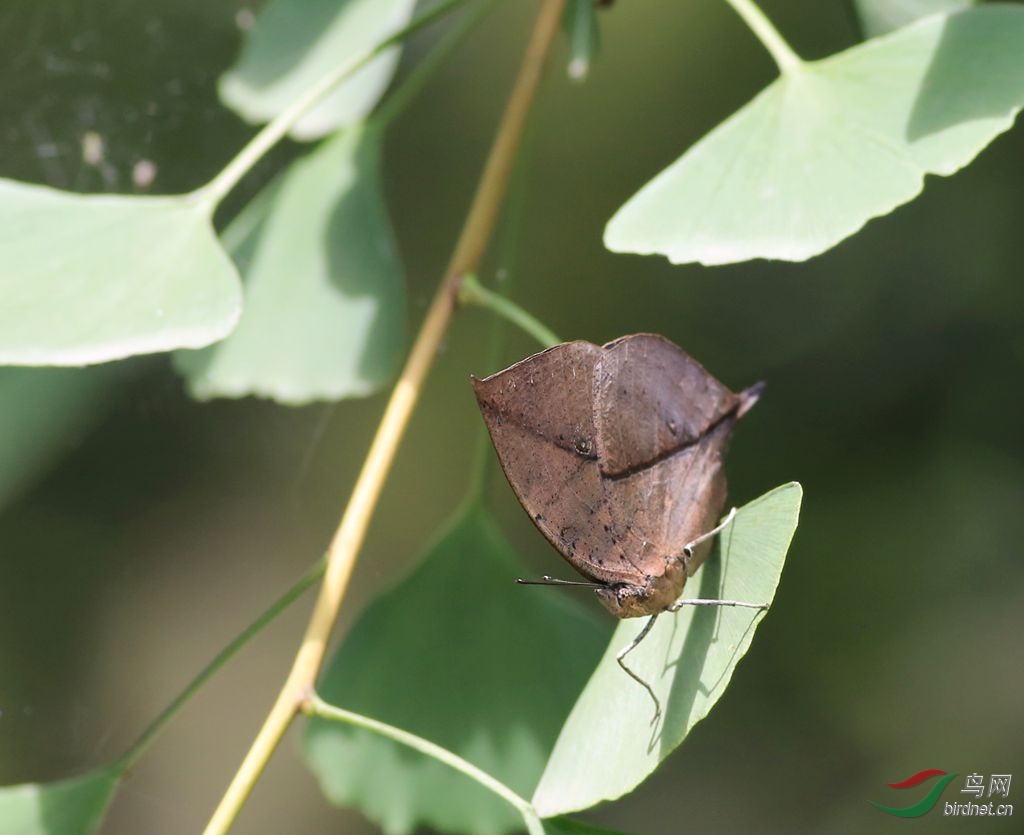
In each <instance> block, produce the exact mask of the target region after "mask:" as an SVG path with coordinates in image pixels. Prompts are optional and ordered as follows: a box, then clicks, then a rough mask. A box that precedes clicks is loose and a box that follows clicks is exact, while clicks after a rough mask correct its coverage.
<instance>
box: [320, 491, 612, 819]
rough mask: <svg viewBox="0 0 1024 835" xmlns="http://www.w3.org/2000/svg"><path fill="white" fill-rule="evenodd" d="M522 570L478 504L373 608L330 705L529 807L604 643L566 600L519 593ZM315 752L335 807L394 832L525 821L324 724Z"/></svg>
mask: <svg viewBox="0 0 1024 835" xmlns="http://www.w3.org/2000/svg"><path fill="white" fill-rule="evenodd" d="M519 572H520V567H519V565H518V560H517V558H516V556H515V554H514V553H513V552H512V551H511V549H510V547H509V545H508V544H507V542H506V541H505V539H504V537H503V536H502V535H501V532H500V531H499V530H498V529H497V527H496V525H495V523H494V522H493V521H492V519H491V518H490V517H489V516H488V514H487V513H486V511H484V510H483V509H482V508H481V507H479V506H476V505H474V506H472V507H471V508H470V509H469V510H468V512H466V513H465V514H464V515H462V516H461V517H460V518H459V519H458V520H457V521H456V523H455V524H454V525H453V526H452V527H451V529H450V530H449V531H448V532H447V533H446V534H445V535H444V536H443V537H442V538H441V539H440V540H439V541H438V542H437V543H436V544H435V545H434V546H433V547H432V548H431V549H430V550H429V552H428V553H427V555H426V557H425V558H424V559H423V561H422V562H421V563H420V564H419V566H418V567H417V568H416V569H415V571H414V572H413V573H412V574H411V575H410V576H409V577H408V578H407V579H406V580H405V581H403V582H402V583H401V584H400V585H399V586H398V587H397V588H395V589H394V590H393V591H392V592H390V593H388V594H386V595H384V596H382V597H380V598H379V599H378V600H377V601H375V602H374V603H373V604H372V605H371V606H370V607H369V608H368V609H367V610H366V612H365V614H364V615H363V616H362V617H361V618H360V619H359V621H358V622H357V623H356V625H355V626H354V627H353V629H352V632H351V634H350V635H349V636H348V638H347V639H346V641H345V643H344V644H343V646H342V647H341V649H340V651H339V652H338V654H337V656H336V657H335V658H334V660H333V661H332V662H331V663H330V665H329V667H328V669H327V672H326V675H325V677H324V680H323V682H322V685H321V695H322V697H323V698H324V700H325V701H327V702H330V703H332V704H337V705H339V706H341V707H345V708H347V709H350V710H354V711H356V712H359V713H363V714H365V715H367V716H372V717H373V718H375V719H379V720H381V721H384V722H388V723H390V724H392V725H396V726H397V727H400V728H403V729H405V730H408V731H411V732H412V733H415V734H418V735H420V736H422V737H425V738H426V739H429V740H431V741H432V742H435V743H437V744H439V745H442V746H443V747H445V748H447V749H448V750H450V751H454V752H455V753H457V754H459V755H460V756H462V757H464V758H465V759H467V760H469V761H470V762H472V763H474V764H475V765H477V766H478V767H480V768H482V769H484V770H485V771H487V772H488V773H490V774H492V775H494V776H495V777H497V778H498V779H499V780H501V781H502V782H503V783H505V784H506V785H508V786H509V787H511V788H512V789H513V790H515V791H517V792H519V793H520V794H521V795H524V796H527V795H528V794H529V792H530V791H531V790H532V789H533V787H534V785H535V784H536V782H537V779H538V777H539V776H540V772H541V770H542V769H543V767H544V763H545V762H546V760H547V757H548V754H549V752H550V750H551V745H552V743H553V742H554V739H555V736H556V734H557V733H558V727H559V725H560V724H561V722H562V720H563V718H564V716H565V713H566V711H567V710H568V709H569V706H570V705H571V704H572V701H573V699H574V698H575V697H576V695H577V694H578V692H579V688H580V686H581V685H582V683H583V681H584V679H585V678H586V676H587V674H588V673H589V672H590V670H591V669H592V668H593V665H594V663H595V662H596V661H597V657H598V655H599V654H600V643H601V633H600V631H599V629H598V628H597V627H596V626H595V624H594V622H593V621H592V620H591V619H590V618H588V617H586V616H585V613H584V612H582V611H581V610H580V609H579V608H578V606H577V605H573V603H574V601H572V600H571V599H569V598H567V597H565V596H564V595H557V594H552V593H551V590H550V589H524V588H522V587H520V586H517V585H516V584H515V583H514V582H513V581H514V578H515V577H516V576H517V574H518V573H519ZM428 627H429V628H428ZM304 750H305V755H306V759H307V761H308V762H309V764H310V766H311V767H312V769H313V770H314V771H315V772H316V774H317V776H318V777H319V778H320V783H321V786H322V787H323V790H324V792H325V793H326V794H327V796H328V797H329V798H330V799H331V800H332V801H334V802H335V803H339V804H346V805H349V804H350V805H354V806H357V807H358V808H360V809H361V810H362V811H363V812H364V813H365V814H366V815H367V816H368V817H370V818H372V819H373V820H374V821H376V822H377V823H378V824H379V825H380V826H381V827H383V829H384V830H385V831H386V832H388V833H403V832H411V831H412V830H413V829H415V828H416V826H417V825H423V826H430V827H434V828H437V829H439V830H441V831H444V832H463V833H472V835H497V833H503V832H509V831H513V830H517V829H519V828H521V827H522V818H521V817H520V815H519V813H518V812H517V811H516V810H515V809H513V808H512V807H511V806H509V805H508V804H507V803H506V802H504V801H503V800H500V799H498V798H497V797H496V796H494V795H492V794H490V793H489V792H488V791H486V790H485V789H483V788H482V787H481V786H479V785H477V784H476V783H473V782H471V781H470V780H469V778H467V777H465V776H464V775H462V774H459V773H457V772H454V771H452V770H451V769H450V768H448V767H447V766H445V765H442V764H441V763H439V762H436V761H434V760H431V759H428V758H426V757H424V756H422V755H420V754H418V753H415V752H411V751H409V750H407V749H405V748H402V747H401V746H399V745H398V744H397V743H395V742H392V741H391V740H388V739H384V738H382V737H380V736H377V735H375V734H373V733H370V732H369V731H366V730H363V729H359V728H352V727H348V726H342V725H337V724H334V723H330V722H326V721H324V720H313V721H311V722H310V725H309V728H308V730H307V733H306V734H305V737H304Z"/></svg>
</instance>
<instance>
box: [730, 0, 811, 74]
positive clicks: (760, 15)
mask: <svg viewBox="0 0 1024 835" xmlns="http://www.w3.org/2000/svg"><path fill="white" fill-rule="evenodd" d="M725 2H726V3H728V4H729V5H730V6H732V7H733V10H734V11H735V12H736V14H738V15H739V16H740V17H742V18H743V22H744V23H746V24H747V26H749V27H750V29H751V31H753V33H754V35H756V36H757V39H758V40H759V41H760V42H761V43H762V45H763V46H764V48H765V49H767V50H768V52H769V53H770V54H771V56H772V58H774V59H775V63H776V64H778V65H779V72H781V73H783V74H785V73H786V72H788V71H789V70H794V69H796V68H797V67H799V66H800V65H801V64H803V60H802V59H801V58H800V56H799V55H797V54H796V53H795V52H794V51H793V48H792V47H791V46H790V45H789V44H788V43H786V41H785V40H784V39H783V37H782V35H780V34H779V30H778V29H776V28H775V26H774V25H773V24H772V22H771V21H770V20H769V19H768V18H767V17H766V16H765V13H764V12H762V11H761V9H760V7H758V5H757V4H756V3H755V2H754V0H725Z"/></svg>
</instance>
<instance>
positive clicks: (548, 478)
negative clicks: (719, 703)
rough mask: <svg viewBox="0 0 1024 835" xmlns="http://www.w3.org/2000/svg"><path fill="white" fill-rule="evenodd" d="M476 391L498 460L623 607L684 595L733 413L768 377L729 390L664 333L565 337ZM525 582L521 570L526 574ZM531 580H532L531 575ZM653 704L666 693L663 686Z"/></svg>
mask: <svg viewBox="0 0 1024 835" xmlns="http://www.w3.org/2000/svg"><path fill="white" fill-rule="evenodd" d="M473 386H474V389H475V390H476V397H477V402H478V403H479V405H480V411H481V412H482V414H483V417H484V421H485V422H486V424H487V428H488V430H489V431H490V434H491V440H492V441H493V442H494V448H495V450H496V451H497V453H498V458H499V460H500V461H501V466H502V469H504V471H505V475H506V476H507V478H508V480H509V483H510V484H511V485H512V489H513V490H514V491H515V494H516V496H517V497H518V499H519V502H520V504H522V506H523V509H524V510H526V512H527V513H528V514H529V515H530V518H531V519H532V520H533V522H534V524H535V525H536V526H537V528H538V529H539V530H540V532H541V533H543V534H544V536H545V537H546V538H547V539H548V541H549V542H550V543H551V544H552V545H553V546H554V547H555V548H556V549H557V550H558V552H559V553H560V554H561V555H562V556H563V557H564V558H565V559H566V560H567V561H568V562H569V563H571V564H572V566H573V567H574V568H575V569H576V570H577V571H578V572H579V573H580V574H582V575H583V576H584V577H586V578H587V582H585V583H578V582H574V581H559V580H553V579H551V578H548V577H545V578H544V580H542V581H540V582H542V583H548V584H569V585H585V586H591V587H593V588H594V590H595V593H596V594H597V596H598V598H599V599H600V601H601V603H602V604H604V606H605V608H607V609H608V610H609V611H610V612H611V613H612V614H613V615H615V616H616V617H619V618H629V617H639V616H643V615H649V616H651V619H650V621H649V622H648V623H647V624H646V625H645V626H644V628H643V630H641V632H640V634H639V635H637V637H636V638H635V639H634V641H633V642H632V643H631V644H630V645H629V646H628V647H626V648H625V649H624V650H623V651H622V652H621V653H620V654H619V663H620V665H621V666H622V667H623V669H624V670H626V672H627V673H629V675H630V676H632V677H633V678H634V679H636V680H637V681H639V682H640V683H641V684H642V685H643V686H644V687H646V688H647V690H648V692H650V693H651V695H652V697H653V696H654V694H653V692H652V691H651V689H650V687H649V686H648V685H647V683H646V682H644V681H643V680H642V679H640V678H639V677H638V676H637V675H635V674H634V673H633V672H632V671H631V670H630V669H629V668H628V667H627V666H626V665H625V664H624V663H623V661H622V659H623V658H624V657H625V655H626V654H627V653H629V652H630V651H631V650H632V649H633V648H634V647H635V646H636V645H637V644H638V643H639V642H640V641H641V640H642V639H643V638H644V637H645V636H646V635H647V633H648V632H649V631H650V628H651V626H653V624H654V618H655V617H657V615H658V614H660V613H661V612H664V611H675V610H676V609H678V608H679V607H680V606H681V605H685V604H695V603H696V604H704V605H710V604H715V605H733V606H735V605H739V606H750V607H756V608H764V607H763V606H761V605H760V604H751V603H741V602H739V601H724V600H723V601H719V600H715V601H705V600H693V599H690V600H686V601H680V600H679V596H680V594H681V593H682V591H683V587H684V585H685V584H686V579H687V577H688V576H690V575H692V574H693V573H694V571H696V570H697V568H699V567H700V565H701V563H702V562H703V560H704V558H705V557H706V556H707V554H708V552H709V551H710V547H711V542H710V541H709V540H710V539H711V537H713V536H714V535H715V534H716V533H718V532H719V531H720V530H721V529H722V528H723V527H724V526H725V525H726V524H728V523H729V522H730V521H731V518H732V514H730V516H729V518H728V519H727V520H726V521H725V522H724V523H722V525H718V524H717V523H718V519H719V518H720V516H721V514H722V511H723V509H724V507H725V499H726V478H725V469H724V462H723V458H724V455H725V451H726V447H727V445H728V442H729V437H730V435H731V434H732V429H733V426H734V425H735V423H736V421H737V420H738V419H739V418H740V417H742V416H743V415H744V414H745V413H746V412H747V411H749V410H750V408H751V407H752V406H753V405H754V404H755V403H756V402H757V399H758V397H759V396H760V394H761V391H762V389H763V385H761V384H758V385H755V386H751V387H750V388H748V389H745V390H744V391H742V392H740V393H739V394H734V393H733V392H732V391H730V390H729V389H728V388H726V387H725V386H724V385H723V384H722V383H720V382H719V381H718V380H716V379H715V378H714V377H713V376H711V375H710V374H709V373H708V372H707V371H706V370H705V369H704V368H703V366H701V365H700V363H698V362H697V361H696V360H694V359H693V358H692V357H690V356H689V355H688V354H686V353H685V352H684V351H683V350H682V349H681V348H679V347H678V346H677V345H675V344H673V343H672V342H670V341H669V340H667V339H665V338H664V337H661V336H657V335H654V334H636V335H633V336H624V337H622V338H620V339H616V340H615V341H614V342H609V343H608V344H606V345H602V346H598V345H594V344H592V343H590V342H584V341H576V342H566V343H563V344H561V345H557V346H555V347H554V348H549V349H548V350H546V351H542V352H541V353H539V354H535V355H533V356H532V357H528V358H527V359H524V360H522V361H521V362H517V363H516V364H515V365H512V366H510V367H509V368H506V369H505V370H504V371H499V372H498V373H497V374H493V375H491V376H490V377H487V378H485V379H483V380H478V379H475V378H474V379H473ZM522 582H526V581H522ZM534 582H536V581H534ZM655 703H656V704H657V698H655Z"/></svg>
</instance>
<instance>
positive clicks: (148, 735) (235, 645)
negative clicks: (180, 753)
mask: <svg viewBox="0 0 1024 835" xmlns="http://www.w3.org/2000/svg"><path fill="white" fill-rule="evenodd" d="M326 565H327V563H326V561H325V560H320V561H319V562H318V563H317V564H316V565H314V566H313V567H312V568H310V569H309V571H307V572H306V573H305V574H303V575H302V576H301V577H300V578H299V579H298V580H297V581H296V582H295V583H293V584H292V586H291V588H289V589H288V590H287V591H286V592H285V593H284V594H282V595H281V596H280V597H279V598H278V599H277V600H275V601H274V602H273V603H271V604H270V606H268V607H267V608H266V609H265V610H264V612H263V614H261V615H260V616H259V617H258V618H256V620H254V621H253V622H252V623H251V624H249V625H248V626H247V627H246V628H245V629H243V630H242V632H241V633H239V635H237V636H236V637H235V639H234V640H233V641H232V642H231V643H230V644H228V645H227V646H226V647H224V649H222V650H221V651H220V652H219V653H217V655H216V656H215V657H214V659H213V660H212V661H211V662H210V663H209V664H207V665H206V666H205V667H204V668H203V669H202V670H201V671H200V672H199V674H198V675H197V676H196V677H195V678H193V679H192V681H190V682H189V683H188V685H187V686H186V687H185V689H184V690H182V691H181V693H179V694H178V696H177V697H176V698H175V699H174V701H172V702H171V703H170V704H169V705H168V706H167V707H166V708H164V710H163V712H162V713H161V714H160V715H159V716H157V717H156V719H154V720H153V721H152V722H151V723H150V725H149V727H148V728H146V730H144V731H143V732H142V734H141V736H139V738H138V739H137V740H136V741H135V743H134V744H133V745H132V746H131V747H130V748H129V749H128V750H127V751H126V752H125V753H124V754H123V755H122V756H121V757H120V759H118V761H117V762H116V763H114V765H113V766H112V767H111V771H112V772H113V773H115V774H119V773H121V772H123V771H125V770H126V769H128V768H131V766H132V765H134V764H135V762H136V761H137V760H138V759H139V757H141V756H142V754H143V753H145V751H146V749H147V748H148V747H149V745H150V743H151V742H153V740H154V739H156V737H157V735H159V733H160V731H162V730H163V728H164V726H165V725H166V724H167V723H168V722H170V721H171V719H173V718H174V716H175V715H176V714H177V713H178V711H179V710H181V709H182V708H183V707H184V706H185V705H186V704H187V703H188V700H189V699H191V698H192V696H194V695H195V694H196V693H197V692H198V691H199V689H200V688H201V687H202V686H203V685H204V684H206V682H207V681H208V680H209V679H210V678H211V677H212V676H213V674H214V673H216V672H217V671H218V670H219V669H220V668H221V667H223V666H224V665H225V664H226V663H227V662H228V661H230V660H231V657H232V656H233V655H234V654H235V653H236V652H238V650H240V649H241V648H242V647H244V646H245V645H246V644H247V643H248V642H249V641H250V640H251V639H252V638H254V637H255V636H256V635H257V634H258V633H259V632H261V631H262V630H263V628H264V627H266V626H268V625H269V624H270V623H271V622H272V621H273V620H275V619H276V618H277V616H278V615H280V614H281V613H282V612H283V611H284V610H285V609H287V608H288V607H289V606H291V605H292V603H294V602H295V601H296V600H298V599H299V597H301V596H302V594H303V592H305V591H306V590H307V589H308V588H309V587H310V586H312V585H314V584H315V583H316V582H317V581H318V580H319V579H320V578H321V577H322V576H323V573H324V568H325V567H326Z"/></svg>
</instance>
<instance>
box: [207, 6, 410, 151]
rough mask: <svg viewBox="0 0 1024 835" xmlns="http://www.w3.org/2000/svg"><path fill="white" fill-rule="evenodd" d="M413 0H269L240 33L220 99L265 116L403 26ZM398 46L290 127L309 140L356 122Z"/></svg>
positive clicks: (255, 118) (376, 93)
mask: <svg viewBox="0 0 1024 835" xmlns="http://www.w3.org/2000/svg"><path fill="white" fill-rule="evenodd" d="M415 5H416V3H415V0H271V2H269V3H267V5H266V6H265V7H264V8H263V10H262V11H261V12H260V14H259V16H258V17H257V18H256V22H255V24H254V25H253V28H252V29H251V30H250V31H249V32H248V33H247V35H246V38H245V42H244V44H243V46H242V52H241V55H240V56H239V58H238V61H237V63H236V64H235V66H234V67H232V68H231V69H230V70H228V71H227V72H226V73H225V74H224V76H223V77H222V78H221V82H220V95H221V98H222V99H223V100H224V103H225V104H226V105H227V106H228V107H231V108H232V109H233V110H235V111H236V112H237V113H238V114H239V115H240V116H242V117H243V118H245V119H247V120H248V121H250V122H267V121H270V120H271V119H273V118H274V117H275V116H277V115H278V113H280V112H281V111H282V110H284V109H285V108H286V107H288V106H289V105H290V104H292V103H293V102H294V101H295V100H296V99H297V98H298V97H299V96H300V95H301V94H302V93H303V92H304V91H305V90H306V89H307V88H308V87H310V85H312V84H314V83H315V82H316V81H318V80H319V79H320V78H321V77H323V76H324V75H326V74H327V73H328V72H329V71H330V70H332V69H333V68H334V67H336V66H337V65H338V64H339V62H342V61H345V60H348V59H350V58H351V57H352V56H354V55H359V54H360V53H362V52H364V51H365V50H367V49H369V48H371V47H372V46H373V45H374V44H377V43H379V42H380V41H382V40H384V39H385V38H386V37H388V36H389V35H391V34H393V33H395V32H396V31H398V30H399V29H401V28H402V26H404V25H405V24H406V23H408V22H409V20H410V19H411V17H412V12H413V7H414V6H415ZM400 53H401V50H400V48H399V47H394V48H393V49H389V50H387V51H385V52H383V53H382V54H381V55H379V56H378V57H377V58H375V59H374V60H373V61H371V62H370V63H368V64H367V65H366V66H365V67H363V68H362V69H360V70H358V71H357V72H356V73H355V74H353V75H352V77H351V78H349V79H347V80H346V81H345V82H344V83H343V84H341V85H340V86H339V87H338V88H337V89H336V90H335V91H334V92H332V93H330V94H329V95H328V96H326V97H325V98H324V100H323V101H322V102H320V103H319V104H318V105H317V106H316V107H314V108H313V109H312V110H311V111H310V112H309V113H307V114H306V115H305V116H303V117H302V118H301V119H300V120H299V121H298V122H297V123H296V124H295V125H294V126H293V127H292V129H291V135H292V136H293V137H295V138H296V139H316V138H318V137H321V136H324V135H325V134H328V133H331V132H333V131H335V130H337V129H338V128H340V127H342V126H344V125H347V124H350V123H352V122H356V121H359V120H361V119H362V118H363V117H364V116H366V115H367V114H368V113H369V112H370V111H371V110H372V109H373V107H374V106H375V105H376V104H377V101H378V100H379V99H380V97H381V96H382V95H383V94H384V90H385V89H386V88H387V86H388V83H389V82H390V81H391V77H392V75H394V72H395V68H396V67H397V66H398V59H399V56H400Z"/></svg>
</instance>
